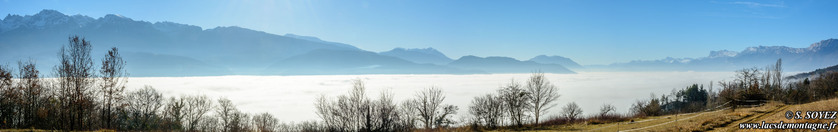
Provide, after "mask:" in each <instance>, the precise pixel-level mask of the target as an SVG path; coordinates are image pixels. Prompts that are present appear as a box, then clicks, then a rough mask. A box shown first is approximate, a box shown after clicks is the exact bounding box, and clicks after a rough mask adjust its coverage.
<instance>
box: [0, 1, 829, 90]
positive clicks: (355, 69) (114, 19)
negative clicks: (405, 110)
mask: <svg viewBox="0 0 838 132" xmlns="http://www.w3.org/2000/svg"><path fill="white" fill-rule="evenodd" d="M71 35H78V36H81V37H83V38H85V39H87V40H90V41H91V42H92V44H93V50H92V51H93V53H92V55H93V57H94V59H100V58H101V57H102V56H104V53H105V51H106V50H107V49H108V48H111V47H117V48H119V49H120V52H122V53H123V55H124V58H125V59H126V61H128V65H127V66H126V69H127V70H128V72H129V73H130V74H131V75H132V76H216V75H327V74H485V73H529V72H533V71H542V72H547V73H575V72H574V71H733V70H737V69H742V68H748V67H764V66H767V65H771V64H774V62H776V61H777V60H778V59H782V61H783V66H784V67H783V68H784V70H786V71H811V70H814V69H818V68H823V67H827V66H832V65H835V64H838V39H826V40H822V41H819V42H816V43H813V44H811V45H810V46H809V47H805V48H792V47H786V46H756V47H749V48H746V49H744V50H742V51H729V50H720V51H711V52H710V53H709V55H708V56H705V57H699V58H672V57H667V58H664V59H658V60H636V61H630V62H625V63H613V64H609V65H584V66H583V65H580V64H578V63H576V62H574V61H573V60H572V59H570V58H566V57H562V56H548V55H539V56H535V57H533V58H531V59H529V60H517V59H514V58H509V57H502V56H490V57H477V56H471V55H467V56H463V57H460V58H458V59H456V60H455V59H451V58H449V57H448V56H446V55H445V54H443V53H442V52H440V51H438V50H436V49H434V48H431V47H428V48H421V49H410V48H400V47H396V48H394V49H392V50H389V51H383V52H372V51H367V50H364V49H360V48H358V47H355V46H353V45H350V44H345V43H339V42H330V41H326V40H321V39H319V38H317V37H311V36H303V35H296V34H285V35H276V34H271V33H266V32H262V31H257V30H252V29H247V28H242V27H236V26H230V27H215V28H210V29H203V28H201V27H198V26H193V25H187V24H180V23H174V22H165V21H164V22H153V23H152V22H147V21H141V20H133V19H131V18H128V17H124V16H121V15H115V14H108V15H105V16H103V17H99V18H93V17H89V16H84V15H65V14H63V13H61V12H58V11H55V10H42V11H41V12H39V13H37V14H34V15H25V16H21V15H11V14H10V15H7V16H6V17H5V18H3V19H2V21H0V65H3V64H6V65H8V64H13V63H15V62H16V61H20V60H27V59H31V60H35V62H36V63H37V65H38V69H39V70H41V71H42V72H43V73H49V72H48V71H51V69H52V67H53V66H55V64H57V62H58V60H57V57H56V56H57V52H58V50H59V48H60V47H61V46H63V45H66V43H67V38H68V37H69V36H71Z"/></svg>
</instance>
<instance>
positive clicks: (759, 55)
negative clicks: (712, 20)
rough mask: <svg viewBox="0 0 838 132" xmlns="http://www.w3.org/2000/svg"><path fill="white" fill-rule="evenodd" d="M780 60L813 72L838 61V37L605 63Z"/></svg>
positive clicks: (624, 66) (718, 67) (707, 67)
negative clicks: (694, 55)
mask: <svg viewBox="0 0 838 132" xmlns="http://www.w3.org/2000/svg"><path fill="white" fill-rule="evenodd" d="M778 59H782V60H783V67H784V69H785V70H787V71H811V70H814V69H817V68H821V67H827V66H832V65H835V64H838V39H826V40H822V41H819V42H816V43H813V44H811V45H810V46H809V47H806V48H792V47H787V46H756V47H748V48H745V49H744V50H742V51H739V52H736V51H728V50H720V51H711V52H710V54H709V55H708V56H706V57H701V58H671V57H667V58H665V59H660V60H638V61H631V62H627V63H614V64H611V65H608V66H606V67H607V68H609V69H619V70H697V71H730V70H736V69H742V68H747V67H764V66H766V65H771V64H773V63H774V62H776V61H777V60H778Z"/></svg>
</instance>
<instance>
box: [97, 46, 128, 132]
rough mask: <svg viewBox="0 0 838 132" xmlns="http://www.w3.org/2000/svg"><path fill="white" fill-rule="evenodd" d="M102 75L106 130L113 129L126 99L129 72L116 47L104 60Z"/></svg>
mask: <svg viewBox="0 0 838 132" xmlns="http://www.w3.org/2000/svg"><path fill="white" fill-rule="evenodd" d="M99 72H100V73H99V74H101V75H102V76H101V80H102V83H100V84H101V86H100V87H101V94H102V102H101V103H102V110H101V112H100V113H101V117H100V118H101V119H102V122H103V123H102V125H103V127H104V128H108V129H111V128H113V126H112V125H111V124H112V123H113V122H114V118H115V116H116V113H117V111H118V110H116V109H121V108H116V107H120V106H121V105H120V104H121V103H120V102H121V101H122V99H123V98H124V97H123V96H124V93H123V91H124V90H125V86H124V85H125V83H126V82H127V81H128V78H127V72H126V71H125V61H124V60H122V56H121V55H120V54H119V50H118V49H117V48H116V47H113V48H111V49H110V50H108V54H106V55H105V58H104V59H102V68H101V69H100V70H99Z"/></svg>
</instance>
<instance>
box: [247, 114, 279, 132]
mask: <svg viewBox="0 0 838 132" xmlns="http://www.w3.org/2000/svg"><path fill="white" fill-rule="evenodd" d="M278 125H279V121H278V120H277V119H276V118H275V117H274V116H273V115H271V114H270V113H268V112H265V113H262V114H256V115H253V126H254V127H256V131H257V132H274V131H277V128H276V127H277V126H278Z"/></svg>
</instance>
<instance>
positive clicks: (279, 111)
mask: <svg viewBox="0 0 838 132" xmlns="http://www.w3.org/2000/svg"><path fill="white" fill-rule="evenodd" d="M529 76H530V74H529V73H521V74H474V75H426V74H423V75H313V76H210V77H134V78H129V82H128V84H127V86H128V90H129V91H130V90H134V89H138V88H142V87H143V86H145V85H148V86H152V87H154V88H156V89H157V90H158V91H160V92H162V93H163V95H164V96H165V97H166V98H169V97H173V96H178V97H179V96H181V95H197V94H204V95H207V96H209V97H211V98H213V99H214V101H215V99H218V98H219V97H225V98H229V99H230V100H232V101H233V102H234V103H235V104H236V105H237V106H238V108H239V109H240V110H242V111H244V112H248V113H262V112H268V113H271V114H273V115H274V116H275V117H277V118H279V119H280V120H281V121H283V122H292V121H293V122H299V121H306V120H319V119H318V116H317V114H316V113H315V112H314V111H315V108H314V102H315V99H316V98H317V97H319V96H321V95H325V96H327V97H332V98H333V97H335V96H338V95H342V94H345V93H347V92H348V91H349V90H350V89H351V88H352V80H354V79H361V80H362V81H363V82H364V83H365V85H366V88H367V96H368V97H370V98H373V99H375V98H378V97H379V95H380V93H381V92H382V91H386V92H392V93H393V94H394V96H393V97H394V100H395V101H398V102H401V101H403V100H406V99H409V98H411V97H414V95H415V94H416V92H417V91H420V90H422V89H425V88H429V87H437V88H440V89H442V90H443V92H444V94H445V96H446V98H445V101H444V103H445V104H453V105H456V106H458V107H459V108H460V110H459V112H458V115H457V116H456V117H457V118H463V117H464V116H466V115H468V105H469V104H470V102H471V100H472V99H473V98H474V97H476V96H482V95H485V94H487V93H495V91H497V89H499V88H500V87H501V86H503V85H505V84H508V83H509V82H510V81H513V80H514V81H516V82H518V83H521V84H522V85H524V83H525V81H526V79H527V78H528V77H529ZM545 76H546V77H547V78H548V80H549V81H550V82H551V83H553V84H555V85H556V86H558V88H559V93H560V94H561V97H559V100H558V101H557V102H556V104H557V106H556V107H554V108H553V109H551V110H550V111H549V113H548V114H547V115H548V116H551V115H557V114H558V113H559V112H560V110H561V109H560V107H561V106H564V105H566V104H567V103H569V102H576V103H577V104H579V106H580V107H582V109H583V111H584V114H585V115H591V114H593V113H596V112H598V111H599V108H600V106H602V105H603V104H613V105H614V106H616V107H617V111H618V112H620V113H627V112H628V109H629V107H630V106H631V104H632V103H633V102H635V101H636V100H641V99H649V97H650V95H651V94H652V93H654V95H655V96H656V97H660V95H661V94H669V93H671V92H672V90H673V89H682V88H684V87H686V86H688V85H691V84H704V85H705V87H709V86H708V84H709V83H710V81H714V82H718V81H721V80H728V81H729V80H732V78H733V76H734V74H733V72H582V73H578V74H545ZM713 88H714V89H716V90H718V89H719V86H714V87H713Z"/></svg>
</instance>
